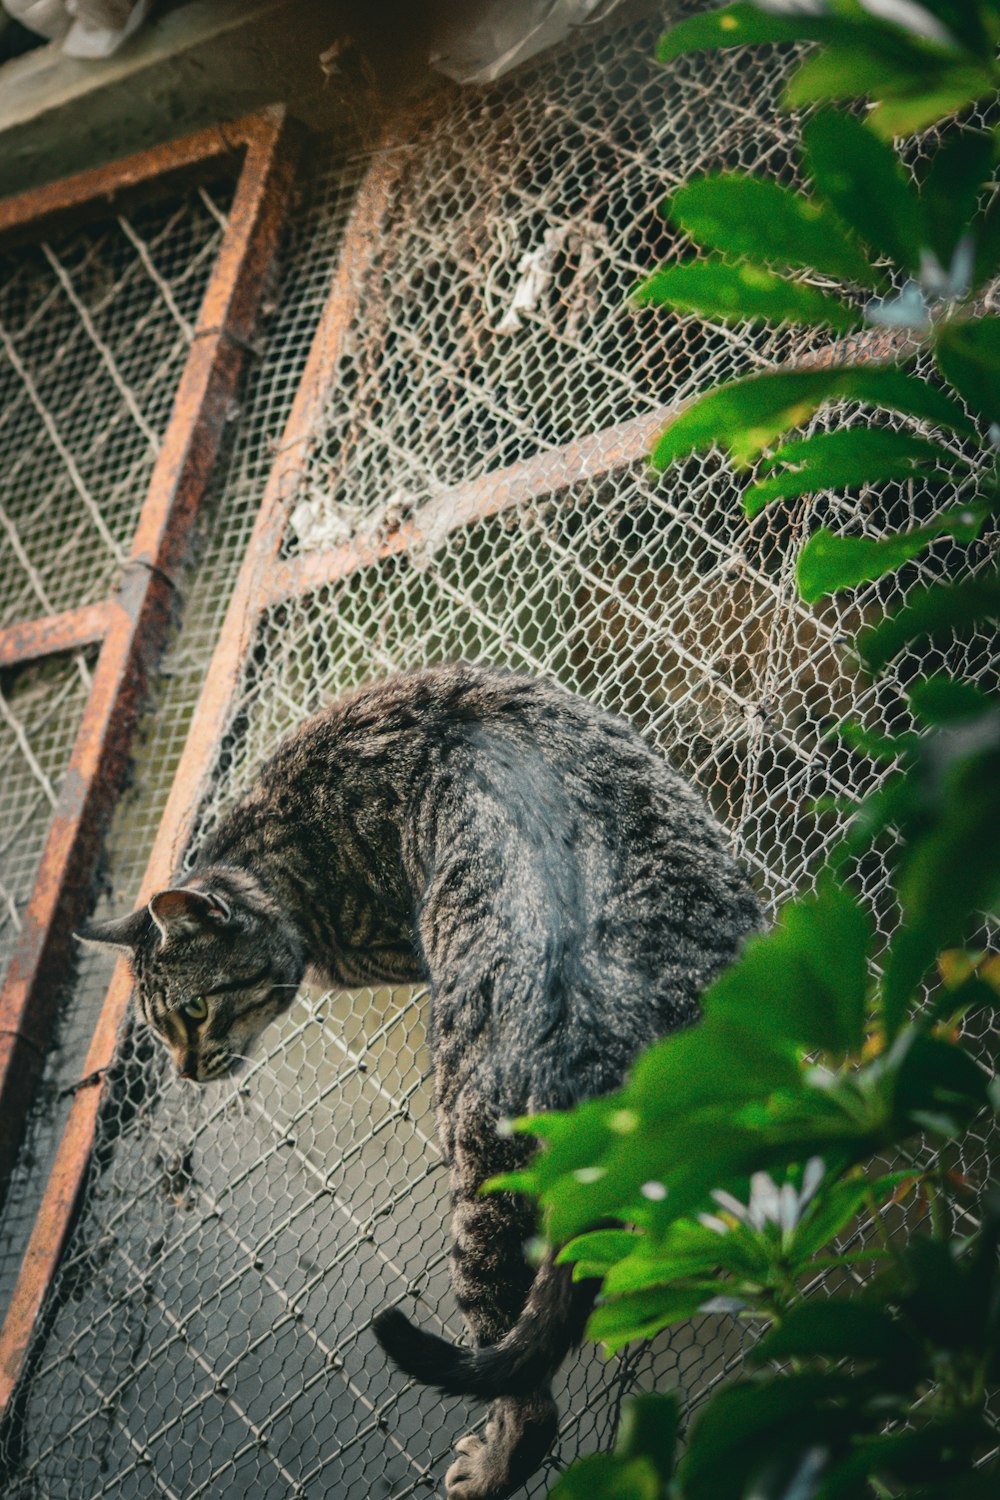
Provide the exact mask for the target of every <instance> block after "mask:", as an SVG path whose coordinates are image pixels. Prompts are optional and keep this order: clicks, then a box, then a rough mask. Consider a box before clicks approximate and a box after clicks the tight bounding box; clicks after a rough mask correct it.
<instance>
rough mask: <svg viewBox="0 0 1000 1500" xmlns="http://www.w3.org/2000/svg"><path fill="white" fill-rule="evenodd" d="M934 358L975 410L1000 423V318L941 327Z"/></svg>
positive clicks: (991, 420) (952, 322)
mask: <svg viewBox="0 0 1000 1500" xmlns="http://www.w3.org/2000/svg"><path fill="white" fill-rule="evenodd" d="M934 358H935V360H936V362H937V367H938V369H939V370H940V371H941V374H942V375H943V376H944V378H945V379H946V380H947V381H948V382H949V383H950V384H951V385H953V386H954V388H955V390H956V391H958V393H959V395H960V396H961V397H962V398H963V399H964V400H965V401H966V402H967V403H968V405H969V406H970V407H971V408H972V410H973V411H977V412H980V413H981V414H982V415H983V416H984V417H985V418H986V419H987V421H989V422H1000V318H997V317H991V318H970V319H969V320H968V321H966V322H958V321H950V322H947V323H944V324H942V325H941V327H940V328H939V330H938V333H937V337H936V339H935V341H934Z"/></svg>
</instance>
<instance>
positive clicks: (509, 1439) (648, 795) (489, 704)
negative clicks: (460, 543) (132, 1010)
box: [84, 663, 759, 1500]
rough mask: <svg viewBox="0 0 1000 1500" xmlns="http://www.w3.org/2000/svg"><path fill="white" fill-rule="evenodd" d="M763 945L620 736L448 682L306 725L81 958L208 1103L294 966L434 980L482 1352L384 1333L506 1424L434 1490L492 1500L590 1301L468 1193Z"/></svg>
mask: <svg viewBox="0 0 1000 1500" xmlns="http://www.w3.org/2000/svg"><path fill="white" fill-rule="evenodd" d="M758 921H759V911H758V906H757V901H756V899H755V897H754V894H753V892H752V890H751V888H750V885H749V883H748V881H747V879H746V877H745V876H744V874H743V873H742V872H741V870H740V869H739V867H738V866H737V864H736V862H735V861H734V859H733V858H732V856H731V854H730V853H729V849H728V847H727V841H726V837H725V835H724V834H723V832H722V830H721V829H720V827H719V826H718V824H717V823H716V822H715V820H714V818H713V817H712V816H711V814H710V813H709V811H708V810H707V808H706V807H705V805H704V803H703V802H702V801H701V799H700V797H699V796H698V795H697V794H696V793H695V792H694V791H693V790H692V789H691V787H689V786H688V785H687V784H686V783H685V782H684V781H683V780H682V778H681V777H680V776H679V775H678V774H677V773H676V772H675V771H674V770H672V769H671V768H670V766H668V765H667V764H665V762H664V761H663V760H662V759H661V758H660V757H659V756H658V755H656V754H655V753H654V752H653V751H652V750H651V749H650V748H649V747H648V746H647V745H646V744H645V743H644V741H643V740H642V739H640V737H639V735H638V734H637V733H636V732H635V731H634V730H633V729H632V728H631V727H630V726H629V725H628V724H626V723H625V722H623V721H622V720H621V719H617V718H613V717H612V716H611V715H610V714H607V713H605V712H603V711H602V710H601V709H599V708H597V707H595V706H594V705H593V704H592V703H589V702H587V701H585V700H584V699H581V698H578V697H575V696H574V695H572V694H571V693H569V692H567V691H565V690H564V689H563V688H560V687H557V686H556V685H555V684H553V683H551V682H547V681H544V680H541V679H537V678H532V677H526V676H520V675H516V674H513V673H510V672H506V671H502V670H500V669H498V668H494V667H489V666H472V665H469V664H466V663H455V664H453V665H448V666H441V667H435V668H431V669H429V670H426V671H419V672H414V673H412V674H408V675H405V676H400V677H395V678H391V679H390V680H388V681H385V682H382V683H379V684H377V685H375V686H372V687H367V688H365V689H363V690H362V691H360V692H357V693H355V694H353V695H352V696H350V697H347V698H345V699H343V700H342V701H340V702H337V703H335V704H334V705H333V706H332V707H330V708H328V709H326V710H324V711H323V712H322V713H320V714H317V715H316V717H315V718H312V719H310V720H308V721H307V722H306V723H304V724H303V725H302V726H301V728H299V729H298V730H297V731H296V732H295V733H294V734H292V735H291V736H290V737H289V738H288V739H287V740H285V741H284V743H282V744H281V745H280V746H279V748H278V750H277V752H276V753H275V755H274V756H273V757H272V758H271V760H270V761H268V762H267V764H266V765H265V766H264V767H263V769H262V770H261V771H260V773H259V775H258V777H257V779H256V781H255V782H254V784H253V785H252V787H251V788H250V790H249V791H248V792H247V794H246V795H245V796H244V797H243V798H242V800H241V801H240V802H239V803H238V804H237V805H236V806H235V807H234V808H233V809H232V811H231V812H229V813H228V815H227V816H226V817H225V818H224V819H223V821H222V822H221V823H220V824H219V825H218V827H217V828H216V830H215V831H214V833H213V834H212V835H211V836H210V838H209V839H208V840H207V842H206V843H205V845H204V847H203V849H202V850H201V853H200V857H199V859H198V862H197V865H196V867H195V868H194V869H193V870H192V871H191V872H190V873H189V874H188V875H187V876H186V877H185V879H184V883H183V884H178V885H176V886H174V887H173V888H171V889H169V890H163V891H160V892H159V893H158V894H157V895H155V896H154V897H153V899H152V900H151V901H150V902H149V905H148V907H143V908H142V909H141V910H139V911H137V912H133V913H132V914H131V915H130V916H127V917H124V918H122V919H120V920H117V921H113V922H109V923H106V924H104V925H102V926H96V927H93V928H91V929H90V930H89V931H88V932H87V933H86V934H85V935H84V936H85V937H86V938H87V939H90V940H92V941H97V942H100V943H103V944H110V945H112V946H113V947H116V948H118V949H121V950H124V952H125V953H126V954H127V955H128V958H129V962H130V964H131V967H132V971H133V973H134V975H135V978H136V981H137V991H136V1003H137V1005H138V1008H139V1011H140V1014H141V1016H142V1018H143V1020H144V1021H145V1022H147V1023H148V1025H149V1026H151V1027H152V1028H153V1029H154V1030H155V1031H156V1032H158V1033H159V1035H160V1036H161V1037H162V1038H163V1040H164V1041H165V1042H166V1044H167V1046H168V1047H169V1049H170V1051H171V1053H172V1054H173V1058H174V1061H175V1063H176V1065H177V1068H178V1071H179V1072H180V1074H181V1076H182V1077H184V1078H189V1079H194V1080H196V1081H197V1082H199V1083H203V1082H207V1081H209V1080H212V1079H217V1078H221V1077H223V1076H225V1075H226V1074H228V1073H231V1072H233V1071H235V1069H236V1068H237V1067H238V1066H239V1062H240V1060H241V1059H242V1058H243V1057H244V1055H245V1054H246V1053H247V1052H248V1050H249V1049H250V1047H251V1045H252V1044H253V1042H254V1041H255V1039H256V1038H257V1037H258V1035H259V1034H260V1032H261V1031H262V1030H263V1029H264V1027H265V1026H266V1025H267V1024H268V1022H269V1021H271V1020H273V1019H274V1018H275V1017H276V1016H278V1015H280V1014H281V1012H282V1011H284V1010H286V1009H287V1008H288V1006H289V1005H290V1004H291V1002H292V999H293V997H294V995H295V991H296V988H297V986H298V985H299V983H300V982H301V980H302V977H303V975H304V973H305V970H306V966H307V965H311V966H312V967H313V968H314V969H316V970H318V971H319V972H320V974H321V975H323V976H324V977H325V978H326V979H327V980H329V982H330V983H332V984H336V985H341V986H348V987H349V986H355V985H367V984H376V985H381V984H397V983H408V982H411V981H419V980H425V981H428V982H429V985H430V992H431V1000H430V1010H431V1016H430V1020H431V1028H430V1030H431V1044H432V1052H433V1062H434V1087H435V1106H436V1112H437V1127H438V1132H439V1136H440V1141H441V1145H442V1148H443V1151H444V1155H445V1157H446V1159H447V1162H448V1164H449V1168H450V1173H451V1189H452V1202H453V1205H454V1217H453V1226H452V1227H453V1233H454V1239H455V1246H454V1249H453V1251H452V1257H451V1273H452V1280H453V1284H454V1288H455V1294H456V1296H457V1299H458V1303H459V1306H460V1308H461V1310H462V1312H463V1314H464V1316H465V1320H466V1322H467V1324H468V1327H469V1330H470V1332H471V1335H472V1340H473V1345H472V1347H471V1348H468V1349H459V1348H456V1347H455V1346H453V1345H451V1344H449V1343H447V1342H446V1341H445V1340H443V1339H440V1338H437V1337H435V1336H433V1335H431V1334H428V1333H424V1332H421V1331H418V1330H417V1329H415V1328H414V1327H413V1326H412V1325H411V1324H410V1323H409V1321H408V1320H407V1319H406V1317H404V1315H403V1313H402V1312H401V1311H399V1310H398V1309H393V1310H389V1311H385V1312H383V1313H381V1314H380V1315H379V1317H378V1318H377V1319H376V1321H375V1331H376V1334H377V1336H378V1338H379V1340H380V1342H381V1343H382V1345H383V1347H384V1348H385V1349H386V1350H387V1351H388V1353H389V1354H390V1355H391V1356H392V1358H393V1359H394V1360H395V1361H396V1363H397V1364H399V1365H400V1366H401V1367H402V1368H403V1369H404V1370H405V1371H407V1372H408V1373H410V1374H411V1375H414V1376H416V1378H417V1379H419V1380H421V1381H424V1382H427V1383H429V1384H432V1385H435V1386H437V1387H438V1388H439V1389H441V1390H442V1391H446V1392H449V1393H454V1394H470V1395H473V1396H477V1397H481V1398H484V1399H487V1400H491V1401H493V1402H494V1406H493V1410H492V1412H491V1415H490V1420H489V1422H488V1423H487V1426H486V1436H485V1439H482V1438H479V1437H477V1436H475V1435H473V1434H469V1435H467V1436H466V1437H464V1438H463V1439H462V1440H461V1441H460V1442H459V1444H458V1457H457V1459H456V1460H455V1462H454V1463H453V1464H452V1466H451V1468H450V1469H449V1471H448V1474H447V1479H446V1485H447V1493H448V1496H449V1500H499V1497H501V1496H504V1495H507V1494H509V1493H510V1492H511V1490H513V1489H515V1488H516V1487H517V1486H518V1485H519V1484H520V1483H522V1482H523V1481H524V1479H526V1478H527V1477H528V1475H529V1474H530V1473H531V1472H532V1471H533V1470H534V1469H535V1468H536V1467H537V1465H538V1464H539V1463H540V1462H541V1460H542V1458H543V1457H544V1455H545V1454H546V1452H547V1451H548V1449H549V1447H550V1446H551V1444H552V1441H553V1439H554V1436H555V1433H556V1426H557V1412H556V1407H555V1403H554V1401H553V1399H552V1394H551V1390H550V1381H551V1377H552V1375H553V1374H554V1372H555V1370H556V1368H557V1366H558V1365H559V1363H560V1361H561V1360H562V1359H563V1357H564V1356H565V1354H566V1353H567V1351H568V1350H569V1348H570V1347H571V1346H572V1345H573V1343H574V1342H576V1341H578V1339H579V1338H580V1336H581V1333H582V1327H583V1322H584V1320H585V1317H586V1312H587V1306H588V1303H589V1300H590V1299H589V1298H588V1296H587V1294H586V1291H585V1290H584V1291H582V1292H581V1289H580V1287H576V1288H574V1287H573V1286H572V1284H571V1283H570V1281H569V1279H568V1274H567V1268H565V1267H556V1266H554V1265H553V1264H551V1263H550V1262H547V1263H545V1264H543V1265H542V1267H541V1268H540V1269H539V1270H537V1271H534V1270H532V1269H531V1268H530V1267H529V1266H528V1264H527V1263H526V1261H525V1258H524V1254H523V1246H524V1242H525V1240H526V1239H527V1238H528V1237H529V1236H530V1235H531V1232H532V1228H533V1222H532V1214H531V1210H530V1208H529V1207H528V1205H527V1204H526V1203H524V1202H522V1201H519V1200H517V1199H515V1198H514V1197H513V1196H492V1197H482V1198H481V1197H479V1196H478V1195H477V1190H478V1188H479V1186H480V1184H481V1183H482V1182H483V1181H484V1179H485V1178H487V1177H491V1176H493V1175H494V1174H495V1173H497V1172H502V1171H507V1170H509V1169H511V1168H513V1167H514V1166H516V1165H519V1164H521V1163H523V1162H524V1160H525V1159H526V1156H527V1155H528V1154H529V1152H530V1145H529V1143H527V1142H526V1141H525V1140H524V1138H522V1137H512V1136H511V1135H510V1133H509V1132H505V1131H504V1130H503V1125H502V1122H503V1121H504V1120H505V1119H506V1117H508V1116H511V1115H518V1114H523V1113H530V1112H534V1111H536V1110H544V1109H553V1108H557V1109H562V1108H565V1107H566V1106H568V1105H571V1104H573V1103H574V1102H575V1101H577V1100H579V1099H586V1098H588V1097H590V1096H591V1095H594V1094H601V1093H604V1092H606V1091H607V1090H609V1089H611V1088H613V1087H615V1086H616V1085H617V1084H619V1083H620V1082H621V1079H622V1076H623V1074H624V1073H625V1070H626V1069H627V1067H628V1066H629V1063H630V1062H631V1060H632V1059H633V1058H634V1056H635V1054H636V1053H637V1052H638V1051H639V1049H640V1048H642V1047H644V1046H645V1045H646V1044H647V1043H649V1042H651V1041H652V1040H653V1039H654V1038H655V1037H658V1036H661V1035H662V1034H663V1033H664V1032H668V1031H671V1030H673V1029H675V1028H676V1027H679V1026H684V1025H686V1024H687V1023H688V1022H689V1021H691V1020H692V1019H693V1018H694V1016H695V1014H696V1012H697V1006H698V996H699V994H700V993H701V991H702V990H703V988H704V987H705V984H706V983H707V981H708V980H710V979H711V978H712V976H713V975H714V974H715V973H716V972H717V971H718V970H719V969H720V968H721V967H722V966H723V965H724V964H725V963H726V962H727V961H728V960H730V959H731V958H732V957H733V955H734V954H735V953H736V951H737V949H738V947H739V945H740V942H741V939H742V938H743V936H744V935H745V934H746V933H747V932H748V930H750V929H751V928H753V927H755V926H756V925H757V924H758ZM498 1127H500V1128H499V1129H498Z"/></svg>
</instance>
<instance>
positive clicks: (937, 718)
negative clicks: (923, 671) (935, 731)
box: [907, 672, 994, 726]
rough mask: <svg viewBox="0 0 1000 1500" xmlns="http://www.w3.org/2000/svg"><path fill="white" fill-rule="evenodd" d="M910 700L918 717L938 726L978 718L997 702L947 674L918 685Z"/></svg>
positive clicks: (912, 690) (909, 696)
mask: <svg viewBox="0 0 1000 1500" xmlns="http://www.w3.org/2000/svg"><path fill="white" fill-rule="evenodd" d="M907 696H908V698H909V700H910V707H911V708H912V709H913V712H914V713H915V714H916V715H917V717H918V718H920V719H923V721H924V723H925V724H932V725H935V726H939V725H944V724H955V723H959V722H960V721H961V720H963V719H975V718H978V717H979V715H980V714H982V713H985V712H986V711H987V710H988V709H989V708H990V706H991V704H992V703H993V702H994V700H993V699H991V698H989V697H987V695H986V694H985V693H984V692H981V691H980V689H979V688H977V687H975V686H974V685H973V684H972V683H971V682H963V681H962V680H961V679H960V678H956V677H947V676H945V674H944V673H943V672H938V673H935V674H934V675H933V676H932V677H925V678H924V679H923V680H922V681H921V682H917V683H914V685H913V687H912V688H911V689H910V691H909V693H908V694H907Z"/></svg>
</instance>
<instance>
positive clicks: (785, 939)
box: [704, 877, 870, 1055]
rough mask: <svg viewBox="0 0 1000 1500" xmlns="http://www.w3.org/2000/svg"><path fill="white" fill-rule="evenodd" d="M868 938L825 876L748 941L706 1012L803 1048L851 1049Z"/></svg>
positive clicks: (861, 1009) (855, 911) (853, 907)
mask: <svg viewBox="0 0 1000 1500" xmlns="http://www.w3.org/2000/svg"><path fill="white" fill-rule="evenodd" d="M869 939H870V927H869V922H868V918H867V916H866V915H865V913H864V912H863V911H862V909H861V907H860V906H859V905H858V904H857V902H856V901H855V900H854V898H853V896H852V895H851V894H850V892H848V891H847V890H846V889H845V888H844V887H843V886H841V885H838V884H837V882H836V881H834V880H832V879H830V878H829V877H827V878H825V879H824V880H823V881H822V883H821V884H820V886H819V888H818V889H817V891H816V893H815V895H811V896H803V897H800V898H799V899H798V900H796V901H791V902H788V903H787V904H786V905H785V906H784V907H782V909H781V911H780V912H779V914H778V919H777V921H776V923H775V925H774V927H773V928H772V929H771V931H770V932H768V933H766V934H765V935H764V936H763V937H756V938H751V939H750V941H749V942H748V943H747V945H746V947H745V949H744V950H743V953H742V955H741V956H740V958H739V959H737V961H736V963H735V964H733V965H731V967H730V968H728V969H727V970H726V971H725V973H723V974H722V975H721V977H720V978H719V979H717V980H716V982H715V984H714V985H713V986H712V988H711V989H710V990H709V991H708V994H707V995H706V997H705V1002H704V1003H705V1009H706V1013H707V1015H708V1016H709V1017H716V1016H717V1017H721V1018H725V1019H726V1020H728V1021H730V1022H731V1023H733V1024H736V1025H740V1026H742V1027H744V1028H745V1029H746V1030H748V1031H759V1032H761V1033H763V1035H765V1036H767V1037H771V1038H774V1037H785V1038H789V1039H790V1040H792V1041H794V1042H796V1043H799V1044H801V1045H802V1046H803V1047H805V1048H807V1049H818V1050H820V1051H823V1052H832V1053H836V1054H838V1055H850V1054H852V1053H855V1052H857V1051H859V1050H860V1048H861V1045H862V1043H863V1042H864V1038H865V998H866V994H867V989H868V970H867V957H868V944H869Z"/></svg>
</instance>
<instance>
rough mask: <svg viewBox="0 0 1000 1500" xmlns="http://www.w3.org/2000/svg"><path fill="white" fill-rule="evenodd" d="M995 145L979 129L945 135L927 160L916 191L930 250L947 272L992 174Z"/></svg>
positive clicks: (991, 138)
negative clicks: (927, 163) (926, 165)
mask: <svg viewBox="0 0 1000 1500" xmlns="http://www.w3.org/2000/svg"><path fill="white" fill-rule="evenodd" d="M995 160H996V142H995V141H994V139H993V137H992V135H988V134H986V133H985V132H984V131H981V130H963V129H961V128H959V129H958V130H957V131H955V132H953V133H952V134H950V135H949V137H948V138H947V139H946V140H945V142H944V144H943V145H942V146H940V147H939V148H938V150H937V151H936V152H935V153H934V156H933V158H932V159H931V163H930V167H929V168H928V170H927V173H926V176H925V177H924V180H923V183H922V185H921V189H920V196H921V198H922V199H923V203H924V217H925V220H926V223H927V228H928V233H929V236H930V247H931V249H932V250H933V251H934V253H935V255H936V256H937V258H938V262H939V264H940V265H941V267H942V268H943V269H944V270H947V269H948V267H949V265H950V263H951V258H952V255H953V253H954V250H955V246H956V244H957V243H958V241H959V239H960V238H961V236H962V235H963V234H964V233H965V232H966V230H967V229H968V226H969V225H970V224H971V222H972V219H973V217H974V215H975V212H976V206H977V203H978V200H979V194H980V193H981V192H982V189H983V186H984V184H985V183H986V182H987V181H988V180H989V178H990V177H991V176H992V173H993V164H994V161H995Z"/></svg>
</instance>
